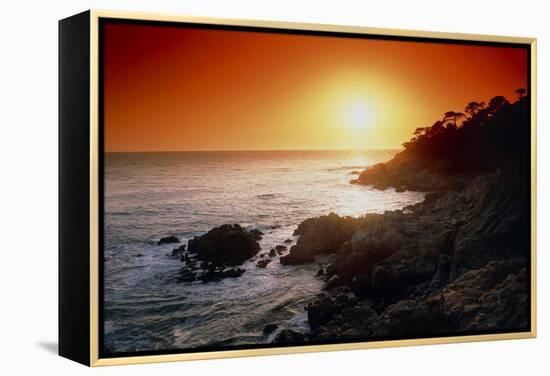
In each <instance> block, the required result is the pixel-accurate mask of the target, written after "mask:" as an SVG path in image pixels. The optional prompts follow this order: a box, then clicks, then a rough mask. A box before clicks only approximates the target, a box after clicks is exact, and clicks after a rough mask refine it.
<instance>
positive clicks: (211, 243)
mask: <svg viewBox="0 0 550 376" xmlns="http://www.w3.org/2000/svg"><path fill="white" fill-rule="evenodd" d="M259 251H260V245H259V244H258V242H257V240H255V237H254V235H252V234H250V233H248V232H246V230H245V229H244V228H242V227H241V226H240V225H238V224H234V225H222V226H220V227H216V228H214V229H212V230H210V231H208V232H207V233H206V234H204V235H202V236H197V237H194V238H193V239H191V240H189V242H188V252H190V253H192V254H194V255H195V257H196V258H197V259H198V260H201V261H204V262H206V267H208V266H209V265H225V266H236V265H241V264H242V263H243V262H245V261H246V260H248V259H250V258H252V257H254V256H255V255H256V254H257V253H258V252H259Z"/></svg>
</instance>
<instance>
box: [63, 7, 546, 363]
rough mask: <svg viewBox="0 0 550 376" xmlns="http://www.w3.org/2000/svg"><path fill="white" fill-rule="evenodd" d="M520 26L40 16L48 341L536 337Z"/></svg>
mask: <svg viewBox="0 0 550 376" xmlns="http://www.w3.org/2000/svg"><path fill="white" fill-rule="evenodd" d="M535 46H536V42H535V39H532V38H518V37H500V36H483V35H468V34H447V33H434V32H419V31H403V30H384V29H371V28H364V27H355V26H333V25H316V24H298V23H286V22H270V21H243V20H231V19H208V18H194V17H182V16H171V15H156V14H142V13H124V12H111V11H87V12H84V13H81V14H78V15H75V16H72V17H69V18H67V19H64V20H61V21H60V23H59V127H60V131H59V132H60V133H59V135H60V139H59V172H60V181H59V183H60V189H59V210H60V212H59V214H60V232H59V266H60V267H59V353H60V355H62V356H64V357H67V358H69V359H72V360H75V361H77V362H80V363H82V364H85V365H89V366H101V365H114V364H128V363H148V362H159V361H174V360H187V359H209V358H219V357H237V356H252V355H268V354H284V353H299V352H309V351H328V350H345V349H360V348H365V349H366V348H378V347H388V346H409V345H421V344H437V343H451V342H467V341H483V340H497V339H519V338H532V337H535V335H536V292H535V280H536V279H535V272H536V263H535V228H536V226H535V219H536V216H535V213H536V202H535V197H536V195H535V189H536V169H535V159H536V153H535V146H536V142H535V137H536V128H535V124H536V121H535V115H536V107H535V99H536V93H535V83H536V74H535Z"/></svg>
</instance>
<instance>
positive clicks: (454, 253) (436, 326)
mask: <svg viewBox="0 0 550 376" xmlns="http://www.w3.org/2000/svg"><path fill="white" fill-rule="evenodd" d="M523 181H524V180H523V179H522V176H520V175H519V174H514V173H513V172H494V173H491V174H487V175H484V176H480V177H477V178H475V179H472V180H471V181H470V183H469V184H467V185H466V188H465V189H463V190H460V191H443V192H437V193H432V194H428V195H427V196H426V199H425V200H424V201H423V202H421V203H419V204H416V205H414V206H411V207H407V208H404V210H398V211H391V212H385V213H383V214H367V215H365V216H364V217H361V218H342V217H339V216H337V215H335V214H330V215H328V216H325V217H320V218H316V219H313V220H308V221H305V222H303V223H302V224H301V225H300V226H299V227H298V228H303V229H304V230H303V232H302V234H301V236H300V238H299V240H298V244H297V245H296V246H294V247H293V248H291V252H290V254H289V255H288V256H286V259H287V260H288V259H290V260H296V261H297V262H302V261H303V260H304V259H308V260H312V259H313V258H315V257H316V256H317V255H321V254H327V253H333V254H334V255H335V260H334V262H333V263H331V264H330V265H329V266H328V267H327V268H326V269H321V270H320V271H319V273H318V276H319V278H322V279H323V280H324V281H325V287H324V291H323V292H322V293H321V294H320V295H319V296H318V298H317V299H316V300H315V301H314V302H312V303H310V304H309V305H308V306H307V307H305V310H306V311H307V315H308V322H309V326H310V332H308V333H298V332H292V333H289V332H288V331H283V332H281V333H280V334H279V336H278V337H277V338H276V339H275V341H276V342H277V343H298V342H302V341H313V342H324V341H335V340H360V339H361V340H362V339H369V338H386V337H406V336H409V335H416V336H419V335H422V336H430V335H445V334H448V333H455V334H459V333H466V332H485V331H495V330H526V329H527V328H528V325H529V311H528V304H527V303H528V299H529V278H528V255H529V249H528V247H527V245H528V244H529V239H528V234H529V232H528V221H529V217H528V202H527V201H528V195H527V194H526V192H525V187H524V186H523V184H522V182H523ZM342 229H345V230H342ZM307 239H314V241H312V242H307ZM306 242H307V243H306ZM330 250H332V251H330ZM281 262H283V259H281Z"/></svg>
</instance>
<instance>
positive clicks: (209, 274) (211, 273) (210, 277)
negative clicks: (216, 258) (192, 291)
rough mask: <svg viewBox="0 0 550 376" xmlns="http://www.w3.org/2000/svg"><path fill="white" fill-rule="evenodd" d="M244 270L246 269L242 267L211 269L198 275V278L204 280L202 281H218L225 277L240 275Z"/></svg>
mask: <svg viewBox="0 0 550 376" xmlns="http://www.w3.org/2000/svg"><path fill="white" fill-rule="evenodd" d="M244 272H245V270H244V269H242V268H237V269H228V270H223V269H221V270H219V269H209V270H207V271H206V272H204V273H202V274H199V275H198V276H197V279H198V280H200V281H202V283H208V282H217V281H220V280H222V279H224V278H237V277H240V276H241V275H242V274H243V273H244Z"/></svg>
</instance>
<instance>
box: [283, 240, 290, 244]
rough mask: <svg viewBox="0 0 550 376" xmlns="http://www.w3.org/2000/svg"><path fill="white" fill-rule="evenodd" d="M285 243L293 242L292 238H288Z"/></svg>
mask: <svg viewBox="0 0 550 376" xmlns="http://www.w3.org/2000/svg"><path fill="white" fill-rule="evenodd" d="M283 243H285V244H290V243H292V239H286V240H285V241H284V242H283Z"/></svg>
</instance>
